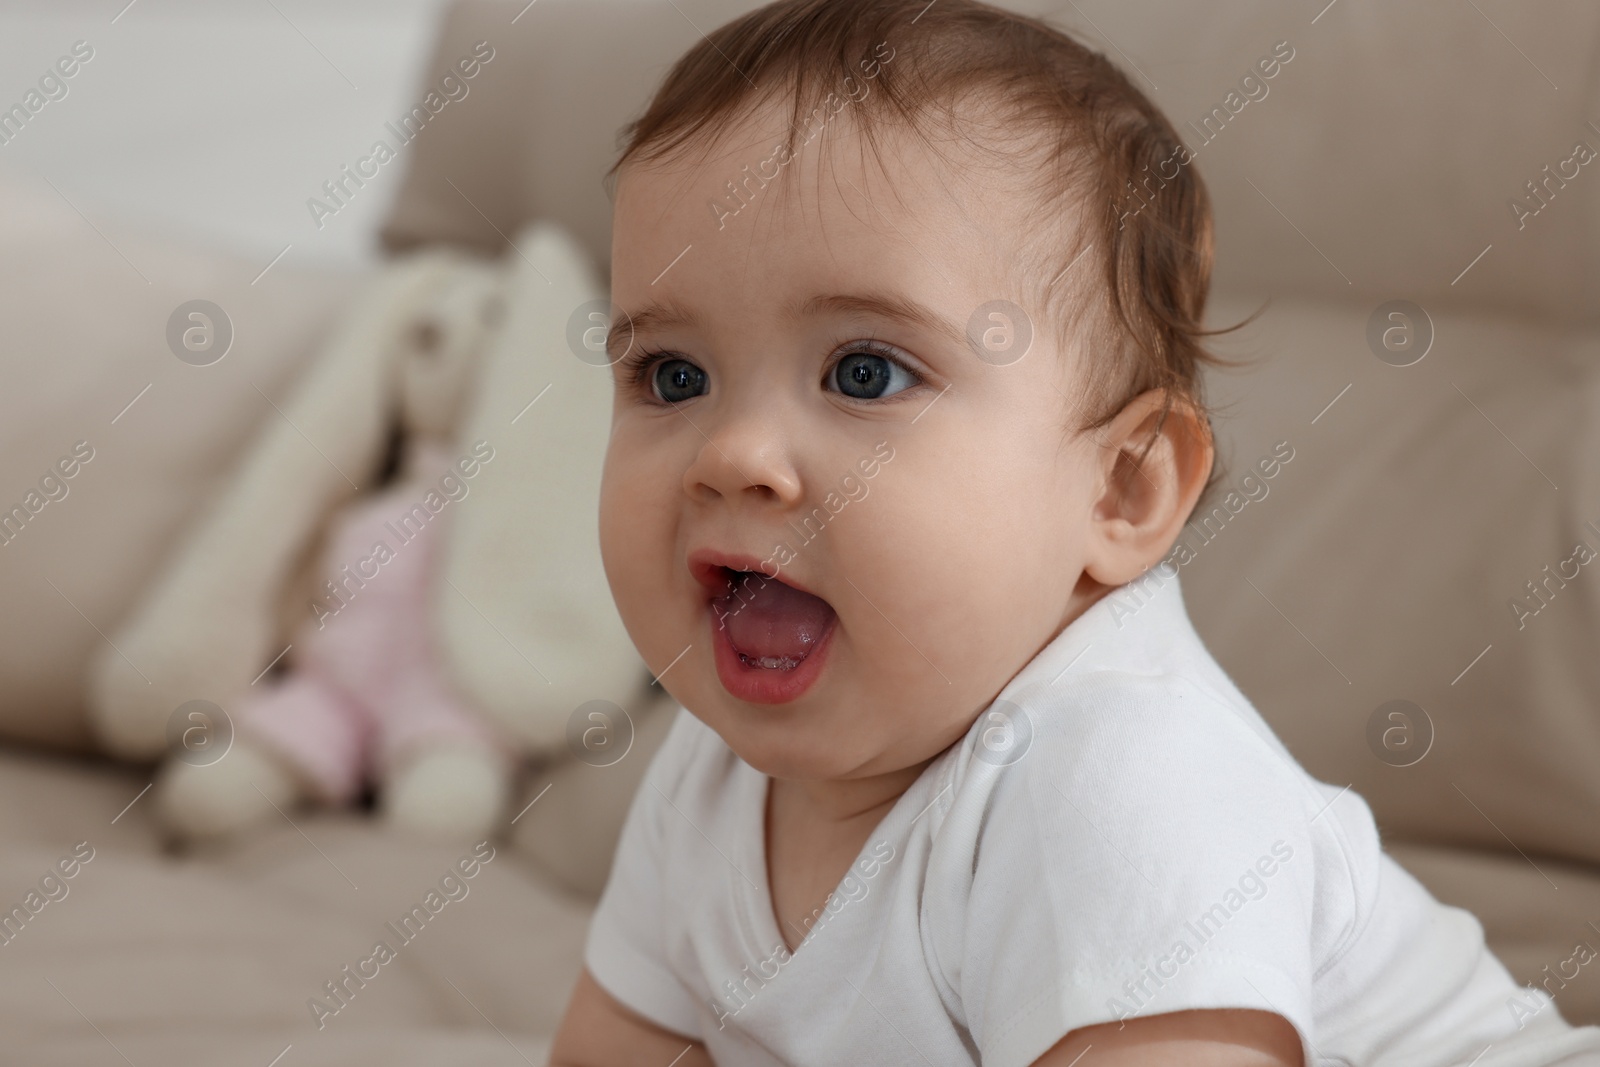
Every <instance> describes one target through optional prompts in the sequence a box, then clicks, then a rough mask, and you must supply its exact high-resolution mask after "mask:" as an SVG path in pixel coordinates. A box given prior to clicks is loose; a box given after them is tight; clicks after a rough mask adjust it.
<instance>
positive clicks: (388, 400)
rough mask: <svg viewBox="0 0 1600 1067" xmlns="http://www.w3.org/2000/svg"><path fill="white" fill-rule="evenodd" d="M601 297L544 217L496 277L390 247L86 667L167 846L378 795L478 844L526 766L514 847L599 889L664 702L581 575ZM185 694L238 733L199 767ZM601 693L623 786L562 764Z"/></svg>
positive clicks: (405, 820)
mask: <svg viewBox="0 0 1600 1067" xmlns="http://www.w3.org/2000/svg"><path fill="white" fill-rule="evenodd" d="M596 306H599V307H607V306H608V302H606V301H605V300H604V299H603V289H602V288H601V287H600V286H599V284H598V283H597V282H596V281H595V279H594V277H593V274H592V270H591V267H590V265H589V263H588V261H587V258H586V257H585V256H584V255H583V254H582V252H581V251H580V250H579V249H578V247H577V245H576V243H575V242H574V241H573V240H572V239H571V238H570V236H568V235H567V234H566V233H565V231H564V230H562V229H561V228H560V227H558V226H555V225H553V224H549V223H534V224H532V225H530V226H529V227H528V228H526V229H525V230H524V231H523V232H521V233H519V234H518V236H517V240H516V242H515V245H514V247H513V250H512V251H511V252H510V253H508V254H507V255H506V257H505V258H504V260H503V261H502V262H498V263H496V262H488V261H484V260H481V259H475V258H473V257H470V256H467V255H465V254H463V253H457V252H452V251H447V250H439V249H434V250H424V251H420V252H415V253H411V254H408V255H405V256H402V257H399V258H397V259H396V260H394V261H392V262H391V263H389V264H386V265H385V266H384V267H382V268H380V269H379V270H378V271H377V272H376V273H375V275H374V277H373V278H372V279H371V280H370V282H369V283H368V284H367V285H366V286H365V287H364V288H363V290H362V291H361V292H360V293H359V294H358V295H357V297H356V299H355V300H353V302H352V304H351V306H350V308H349V311H348V313H347V314H346V315H345V316H344V317H343V318H342V319H341V324H340V326H339V328H338V329H337V330H335V331H334V333H333V334H332V335H330V337H329V339H328V341H327V343H326V345H325V346H324V349H323V351H322V352H320V353H319V354H318V357H317V358H316V359H315V360H314V362H313V363H312V364H311V365H310V367H309V369H308V370H307V371H306V372H305V374H304V375H303V377H302V380H301V381H300V382H299V383H297V387H296V391H295V393H294V394H293V395H292V397H291V398H290V400H289V402H288V403H286V404H284V405H283V407H282V408H279V409H278V410H275V411H274V412H272V413H270V414H269V415H268V421H267V423H266V426H265V429H264V432H263V436H262V437H261V439H260V440H259V441H258V443H257V445H256V447H255V448H254V449H253V451H252V452H251V453H250V454H249V455H248V457H247V459H246V460H245V462H244V463H243V465H242V467H241V469H240V470H239V471H238V473H237V474H236V475H235V477H234V478H233V479H232V480H231V481H230V483H229V485H228V487H227V488H226V490H225V491H223V493H222V494H221V496H220V498H219V499H218V500H217V501H216V502H215V504H214V506H213V508H212V510H211V511H210V513H209V514H208V515H206V516H204V518H203V521H201V522H200V523H199V524H198V525H197V526H196V527H195V529H193V530H192V531H190V534H189V536H188V537H186V538H185V539H184V542H183V543H182V544H181V545H180V546H179V547H178V549H177V550H176V551H175V552H174V554H173V557H172V559H171V560H170V561H169V563H168V565H167V567H166V569H165V571H164V572H163V573H162V574H161V575H160V576H159V577H158V580H157V581H155V582H154V583H153V584H152V588H151V589H150V591H149V592H148V593H147V594H146V595H145V596H144V598H143V599H142V600H141V601H140V602H139V603H138V604H137V605H136V607H135V609H134V611H133V613H132V615H131V617H130V618H128V619H126V620H123V622H122V623H121V624H120V625H119V627H118V629H117V631H116V633H115V634H114V635H113V637H112V639H111V640H110V641H108V642H107V647H106V648H105V649H104V650H103V652H102V654H101V655H100V656H99V657H98V658H97V659H96V661H95V663H94V664H93V667H92V672H91V679H90V686H91V702H90V710H91V716H92V721H93V722H94V723H95V726H96V729H97V732H98V734H99V736H100V738H101V740H102V743H103V744H104V746H105V747H106V749H108V750H109V751H110V752H111V753H112V754H114V755H118V756H122V757H125V758H131V759H150V758H155V757H158V756H160V755H162V754H163V753H164V752H166V753H170V755H169V757H168V759H167V761H166V763H165V765H164V766H163V768H162V770H161V771H160V773H159V774H158V777H157V785H158V788H157V789H156V790H154V791H153V793H152V797H153V799H154V801H155V803H156V806H157V810H158V812H159V814H160V816H161V819H162V821H163V822H164V823H165V825H166V826H167V827H168V828H169V829H170V830H171V831H172V832H174V833H175V834H176V835H178V836H180V837H182V838H197V837H206V836H219V835H226V834H229V833H232V832H235V831H238V830H240V829H242V828H244V827H246V826H248V825H249V824H251V823H253V822H256V821H257V820H260V819H262V818H267V817H271V818H277V817H278V812H284V813H287V811H288V810H289V807H290V805H292V804H294V803H296V802H299V801H305V800H312V801H322V802H326V803H338V802H344V801H347V800H349V799H350V798H352V797H354V796H355V795H357V794H358V793H359V791H360V790H361V789H362V787H363V786H373V787H376V789H377V791H378V796H379V800H380V803H381V806H382V809H383V811H384V812H385V814H386V815H387V817H388V818H389V819H390V820H391V821H392V822H394V823H396V824H398V825H400V826H403V827H405V828H408V829H414V830H422V831H429V832H433V833H446V834H450V835H454V836H467V835H475V834H479V833H482V832H484V829H485V828H487V827H489V826H491V825H492V824H494V822H495V821H496V819H497V818H498V817H499V815H500V813H502V812H503V811H504V810H505V801H506V800H507V799H508V790H509V788H510V785H511V782H512V776H513V773H514V772H515V770H516V769H517V765H518V760H519V759H523V758H526V759H527V760H529V761H531V763H530V765H532V766H537V767H540V768H543V769H544V770H547V771H548V772H549V781H548V782H546V783H544V784H545V785H554V784H557V783H560V785H561V788H560V789H559V790H557V792H555V793H552V800H551V801H548V802H546V803H545V804H544V805H542V806H541V809H539V810H536V811H534V813H533V814H531V815H530V816H529V817H528V818H527V819H524V820H523V821H522V822H521V825H520V826H519V827H518V828H517V829H518V831H519V832H536V833H537V834H538V835H539V837H540V839H541V840H542V841H546V842H549V843H550V848H549V851H550V855H551V858H552V860H553V863H552V866H554V867H556V868H558V869H559V870H560V871H561V873H560V874H559V875H558V876H559V877H561V878H563V879H564V880H566V881H568V882H569V883H581V884H584V885H592V884H594V881H595V879H596V878H597V877H603V873H604V871H603V868H604V865H605V863H606V860H607V857H608V856H609V849H608V848H606V847H605V843H606V842H608V841H611V840H614V838H615V832H616V829H617V825H616V824H619V823H620V816H621V813H622V805H624V804H625V801H626V796H627V795H628V792H629V789H630V782H631V781H632V780H634V779H636V778H637V776H638V774H639V773H640V772H642V769H643V765H644V764H645V763H646V762H648V755H649V753H648V751H643V749H644V747H645V746H646V745H653V744H654V743H655V742H656V741H657V740H658V739H659V737H660V736H662V734H663V732H664V726H665V721H666V720H667V719H668V718H670V716H669V715H666V714H658V713H657V710H656V709H658V708H665V707H668V706H670V704H671V702H670V700H669V699H666V698H665V695H664V693H663V692H662V690H661V689H660V688H659V687H657V686H652V685H651V672H650V671H649V670H648V669H647V668H646V667H645V665H644V664H643V663H642V662H641V661H640V659H639V657H638V653H637V651H635V650H634V648H633V646H632V643H631V641H630V640H629V639H628V636H627V633H626V631H625V629H624V628H623V627H622V624H621V620H620V618H619V617H618V616H617V614H616V609H615V607H614V605H613V603H612V601H611V598H610V594H609V589H608V588H607V586H606V582H605V576H604V571H603V568H602V567H601V565H600V560H599V546H598V535H597V529H596V525H595V524H596V512H597V507H598V487H599V471H600V464H601V462H602V460H603V457H604V453H605V445H606V440H607V436H608V434H609V412H610V402H611V397H610V393H611V386H610V372H609V369H608V367H607V365H606V361H605V360H604V358H603V354H602V355H601V356H600V358H596V357H595V354H594V352H593V351H592V346H589V345H588V341H587V338H588V337H589V335H590V334H592V333H593V332H594V331H593V330H592V329H588V327H590V326H591V325H592V323H593V322H594V321H596V320H595V319H594V317H593V316H592V315H585V314H584V312H585V311H586V310H589V311H592V310H593V309H594V308H595V307H596ZM574 323H577V324H578V326H577V328H576V329H575V328H574ZM574 337H581V338H584V340H583V342H582V343H583V345H584V346H585V347H587V348H589V349H590V350H589V351H579V350H577V349H575V348H574V344H575V342H574V340H573V338H574ZM273 406H274V408H277V405H273ZM457 497H459V499H457ZM435 511H436V512H437V513H434V512H435ZM426 514H432V518H431V519H428V520H424V519H423V518H422V516H423V515H426ZM408 517H409V518H408ZM379 542H385V543H386V549H385V550H384V551H379V550H378V544H379ZM286 647H287V651H286ZM662 666H664V665H662ZM274 671H276V672H278V673H276V674H274V673H273V672H274ZM195 700H203V701H207V702H209V703H211V704H213V705H215V706H217V707H219V708H220V709H222V712H223V717H224V719H225V720H226V722H225V723H224V725H225V726H231V728H232V740H231V745H229V746H228V747H226V750H225V752H224V753H223V754H222V755H221V756H220V758H216V759H206V760H194V759H192V758H188V757H190V756H191V755H192V753H189V752H186V751H184V749H185V748H187V741H186V740H185V741H184V742H183V743H182V744H181V745H177V746H175V744H174V743H175V741H176V739H177V738H178V737H179V736H181V735H184V734H186V733H187V732H186V731H182V730H180V731H178V732H174V730H173V726H174V723H178V724H179V725H181V722H180V718H181V713H182V709H183V708H184V707H186V706H187V705H188V702H190V701H195ZM596 700H600V701H606V702H608V703H610V704H613V705H615V706H616V707H617V708H618V709H622V710H624V712H625V714H624V715H623V716H622V718H626V719H628V720H629V728H630V731H631V728H632V726H633V725H638V726H639V728H640V732H639V735H638V736H639V739H640V742H641V743H640V746H639V748H638V749H637V750H636V753H637V754H636V755H635V758H633V759H632V760H630V761H627V762H626V763H624V764H621V765H619V766H621V767H622V768H624V769H622V770H614V771H608V772H605V773H603V774H602V773H601V772H599V771H597V770H596V767H595V766H594V765H593V764H592V763H590V762H589V761H586V760H584V759H583V758H582V756H581V755H580V756H579V757H578V758H576V759H575V758H573V756H572V752H571V742H570V738H571V736H572V731H571V730H570V728H569V727H570V724H571V723H572V722H573V721H575V720H574V717H575V716H577V715H578V714H579V712H580V709H583V708H586V707H589V706H590V705H591V704H592V702H594V701H596ZM631 736H632V735H631V733H630V737H631ZM602 797H603V799H597V798H602ZM526 810H527V809H524V811H526ZM596 820H599V821H600V822H603V823H604V825H603V826H598V825H597V824H596ZM597 841H598V842H601V844H599V845H595V844H594V842H597Z"/></svg>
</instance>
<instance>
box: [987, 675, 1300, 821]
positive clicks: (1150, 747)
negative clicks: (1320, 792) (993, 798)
mask: <svg viewBox="0 0 1600 1067" xmlns="http://www.w3.org/2000/svg"><path fill="white" fill-rule="evenodd" d="M1229 689H1231V687H1228V688H1221V687H1218V686H1216V685H1214V684H1211V682H1210V681H1209V680H1207V679H1200V678H1194V677H1191V676H1188V675H1183V674H1178V673H1175V672H1159V673H1134V672H1131V671H1123V670H1099V671H1093V672H1090V673H1086V674H1083V675H1081V676H1077V677H1074V678H1072V679H1071V682H1070V684H1068V682H1067V680H1066V679H1063V680H1062V681H1061V682H1058V683H1056V684H1054V685H1049V684H1046V685H1037V686H1033V687H1029V688H1025V689H1021V690H1018V691H1017V692H1016V693H1015V694H1013V695H1012V696H1011V698H1010V699H1006V700H1000V701H996V702H995V706H994V707H992V708H991V709H989V712H988V715H989V717H990V719H989V721H990V723H991V724H993V723H996V722H998V720H999V718H1002V717H1009V718H1010V720H1011V726H1012V729H1013V730H1014V731H1015V732H1016V736H1017V737H1018V738H1019V740H1018V741H1017V743H1016V749H1017V750H1016V751H1012V752H1009V753H1008V754H1007V756H1006V759H1007V761H1008V766H1015V768H1016V769H1018V770H1019V771H1021V772H1022V773H1020V774H1018V775H1014V776H1011V777H1013V778H1015V779H1017V780H1018V781H1016V782H1014V783H1012V784H1013V786H1017V785H1021V784H1024V783H1027V784H1030V785H1032V786H1038V785H1041V784H1051V785H1059V786H1060V787H1061V788H1062V789H1063V790H1065V791H1066V792H1067V794H1068V796H1069V797H1071V798H1072V799H1076V798H1077V797H1079V796H1082V797H1084V798H1086V799H1089V800H1091V801H1092V802H1093V803H1095V804H1096V805H1097V806H1100V805H1107V806H1109V805H1117V806H1122V807H1132V808H1146V807H1149V806H1152V805H1153V806H1163V805H1167V804H1170V803H1173V802H1175V801H1179V800H1182V799H1183V798H1186V797H1187V798H1189V799H1191V800H1194V801H1198V802H1205V801H1206V799H1207V798H1208V797H1211V798H1217V799H1221V798H1224V797H1228V796H1236V797H1239V798H1240V799H1242V798H1243V796H1246V795H1248V796H1251V797H1255V798H1259V799H1263V800H1265V799H1269V798H1271V797H1273V796H1275V795H1276V796H1278V800H1279V803H1280V804H1282V803H1284V802H1285V801H1287V802H1290V803H1294V804H1296V805H1299V804H1301V803H1302V802H1305V801H1311V800H1314V799H1315V798H1316V792H1315V790H1314V789H1308V788H1307V786H1308V784H1309V783H1310V782H1311V779H1310V778H1309V776H1308V775H1307V774H1306V772H1305V771H1304V770H1303V769H1302V768H1301V767H1300V765H1299V764H1298V763H1296V762H1295V760H1294V758H1293V757H1292V756H1291V755H1290V754H1289V752H1288V750H1287V749H1285V748H1284V746H1283V744H1282V742H1280V741H1279V740H1278V738H1277V737H1276V735H1274V734H1273V732H1272V730H1271V728H1270V727H1269V726H1268V725H1267V724H1266V722H1265V721H1264V720H1263V719H1262V718H1261V716H1260V715H1259V714H1258V713H1257V712H1256V710H1255V708H1253V707H1252V706H1251V705H1250V703H1249V702H1248V701H1247V700H1245V699H1244V697H1243V696H1242V695H1240V694H1238V693H1237V692H1236V691H1234V692H1230V691H1229ZM976 725H977V727H980V728H979V729H975V731H974V733H975V734H976V735H978V736H975V737H973V738H971V740H972V741H973V751H974V753H975V754H978V755H980V757H981V754H982V753H983V751H984V749H983V746H984V744H985V739H984V737H983V736H982V733H983V731H982V729H981V727H982V726H983V721H982V720H980V722H979V723H978V724H976ZM1003 784H1004V782H1003V780H1002V779H1001V778H1000V777H996V778H995V779H994V785H995V786H996V787H997V788H998V787H1000V786H1001V785H1003Z"/></svg>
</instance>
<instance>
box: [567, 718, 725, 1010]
mask: <svg viewBox="0 0 1600 1067" xmlns="http://www.w3.org/2000/svg"><path fill="white" fill-rule="evenodd" d="M676 714H677V718H676V720H674V722H673V724H672V727H671V729H670V730H669V731H668V733H667V737H666V739H665V740H664V741H663V742H662V745H661V748H660V749H658V750H657V752H656V754H655V757H654V759H652V760H651V763H650V768H649V770H647V771H646V772H645V776H644V780H643V781H642V782H640V783H639V788H638V790H637V791H636V792H635V793H634V795H633V800H632V802H631V803H630V805H629V807H628V814H627V817H626V819H625V820H624V821H623V824H622V833H621V835H620V837H619V838H618V841H617V851H616V856H615V858H614V860H613V862H612V865H611V875H610V877H609V879H607V881H606V887H605V889H604V891H603V892H602V893H601V894H600V902H599V904H598V905H597V906H596V908H595V912H594V916H593V918H592V919H591V920H590V923H589V933H588V938H587V940H586V942H585V944H584V952H583V962H584V965H585V966H586V967H587V968H588V970H589V973H590V974H591V975H593V976H594V979H595V981H597V982H598V983H600V985H601V986H602V987H604V988H605V990H606V992H608V993H610V994H611V995H612V996H613V997H615V998H616V999H617V1000H619V1001H621V1002H622V1003H623V1004H625V1005H627V1006H628V1007H629V1008H632V1009H633V1010H634V1011H636V1012H638V1013H639V1014H640V1015H643V1016H645V1017H646V1018H648V1019H650V1020H651V1021H652V1022H655V1023H656V1024H658V1025H660V1026H663V1027H666V1028H667V1029H668V1030H671V1031H673V1032H675V1033H679V1034H683V1035H684V1036H685V1037H690V1038H695V1039H699V1038H700V1036H701V1035H700V1022H699V1017H700V1010H699V1008H698V1006H697V1004H696V1002H695V1001H694V999H693V998H692V997H691V996H690V995H689V993H688V991H687V990H686V989H685V988H684V986H683V983H682V982H680V981H679V980H678V977H677V976H676V975H675V974H674V973H673V971H672V969H671V967H670V965H669V962H668V959H667V954H666V948H665V943H664V931H665V925H664V922H663V920H664V919H665V916H664V914H663V903H664V897H665V894H664V892H663V885H664V872H663V870H662V859H663V849H662V814H663V811H662V809H663V807H664V806H665V804H666V801H665V800H663V799H662V792H663V791H666V792H668V793H670V792H671V791H672V789H673V787H674V784H675V782H676V780H677V779H678V778H679V777H681V775H682V774H683V773H684V770H685V767H686V765H687V763H688V760H689V757H690V756H691V755H692V750H693V748H694V741H695V736H694V732H693V730H692V727H693V726H694V725H696V720H694V718H693V717H692V716H691V715H690V714H689V713H688V712H687V711H684V710H682V709H681V708H680V709H679V710H678V711H677V713H676Z"/></svg>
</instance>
